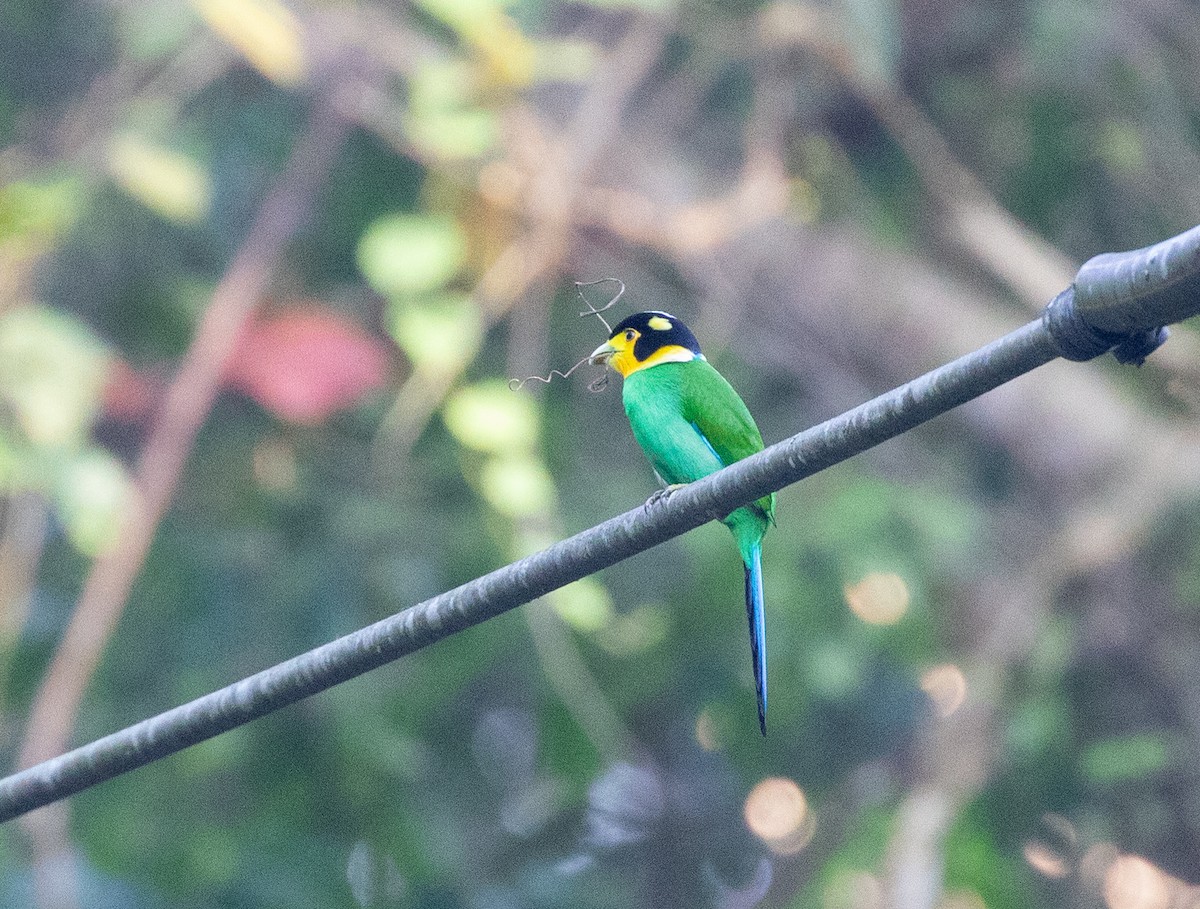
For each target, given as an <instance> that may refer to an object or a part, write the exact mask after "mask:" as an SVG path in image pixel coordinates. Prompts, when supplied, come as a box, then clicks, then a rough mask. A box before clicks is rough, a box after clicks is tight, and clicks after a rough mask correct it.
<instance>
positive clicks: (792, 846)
mask: <svg viewBox="0 0 1200 909" xmlns="http://www.w3.org/2000/svg"><path fill="white" fill-rule="evenodd" d="M743 815H744V817H745V820H746V826H747V827H748V828H750V832H751V833H753V834H754V835H755V836H757V837H758V838H759V839H760V840H762V841H763V842H764V843H766V845H767V848H769V849H770V850H771V851H772V852H774V853H775V854H776V855H793V854H795V853H797V852H799V851H800V850H801V849H803V848H804V847H805V846H807V845H808V843H809V841H810V840H811V839H812V836H813V833H814V831H815V819H814V818H813V817H812V814H811V812H810V811H809V810H808V799H806V798H805V796H804V790H803V789H801V788H800V787H799V786H797V785H796V783H795V782H793V781H792V780H789V779H786V778H784V777H768V778H767V779H765V780H762V781H761V782H760V783H759V784H758V785H757V786H755V787H754V788H753V789H751V790H750V794H749V795H748V796H746V804H745V806H744V807H743Z"/></svg>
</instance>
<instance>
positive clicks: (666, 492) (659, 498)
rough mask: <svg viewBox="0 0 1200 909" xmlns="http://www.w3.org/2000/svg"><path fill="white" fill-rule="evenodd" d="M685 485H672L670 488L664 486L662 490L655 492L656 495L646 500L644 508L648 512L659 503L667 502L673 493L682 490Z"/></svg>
mask: <svg viewBox="0 0 1200 909" xmlns="http://www.w3.org/2000/svg"><path fill="white" fill-rule="evenodd" d="M684 485H685V484H683V483H672V484H671V485H670V486H664V487H663V488H662V489H657V490H655V491H654V494H653V495H652V496H650V498H648V499H647V500H646V504H645V505H643V506H642V508H644V509H645V510H646V511H649V510H650V509H651V508H653V507H654V506H655V505H657V504H658V503H659V502H663V501H666V499H667V498H668V497H669V496H670V495H671V493H673V492H674V491H675V490H676V489H682V488H683V487H684Z"/></svg>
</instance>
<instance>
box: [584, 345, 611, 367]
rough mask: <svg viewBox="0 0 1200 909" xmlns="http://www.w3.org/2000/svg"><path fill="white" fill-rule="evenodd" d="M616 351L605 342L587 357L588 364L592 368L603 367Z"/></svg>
mask: <svg viewBox="0 0 1200 909" xmlns="http://www.w3.org/2000/svg"><path fill="white" fill-rule="evenodd" d="M616 352H617V349H616V348H615V347H613V346H612V345H611V344H609V343H608V342H607V341H605V342H604V343H603V344H601V345H600V346H599V347H597V348H596V349H595V350H593V351H592V355H591V356H590V357H588V362H589V363H591V364H592V365H593V366H604V365H606V364H607V363H608V361H609V360H611V359H612V356H613V354H615V353H616Z"/></svg>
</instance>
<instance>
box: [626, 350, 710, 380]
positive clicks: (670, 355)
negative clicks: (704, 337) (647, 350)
mask: <svg viewBox="0 0 1200 909" xmlns="http://www.w3.org/2000/svg"><path fill="white" fill-rule="evenodd" d="M630 359H633V358H632V357H631V358H630ZM696 359H699V357H697V355H696V353H695V351H691V350H688V349H687V348H686V347H681V346H680V345H678V344H667V345H665V346H663V347H660V348H659V349H658V350H656V351H654V353H652V354H650V356H648V357H646V359H644V360H634V361H633V364H632V365H631V367H630V369H629V372H627V373H625V375H629V374H630V373H635V372H637V371H639V370H642V369H649V368H650V367H651V366H657V365H658V364H659V363H690V362H692V360H696Z"/></svg>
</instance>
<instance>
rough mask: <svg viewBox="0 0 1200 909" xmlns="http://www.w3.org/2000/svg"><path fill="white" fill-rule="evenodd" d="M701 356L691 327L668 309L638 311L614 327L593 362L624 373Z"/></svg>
mask: <svg viewBox="0 0 1200 909" xmlns="http://www.w3.org/2000/svg"><path fill="white" fill-rule="evenodd" d="M700 356H702V354H701V353H700V342H699V341H697V340H696V336H695V335H694V334H692V330H691V329H690V328H688V327H687V326H686V325H684V324H683V323H682V322H681V321H679V319H677V318H675V317H674V316H673V315H671V314H670V313H665V312H656V311H653V310H652V311H650V312H639V313H634V314H633V315H632V316H630V317H629V318H627V319H623V320H622V321H620V322H618V323H617V324H616V325H614V326H613V330H612V334H611V335H609V338H608V342H607V343H605V344H602V345H601V346H600V347H598V348H596V350H595V351H594V352H593V353H592V357H591V359H592V362H593V363H607V364H608V365H610V366H612V368H613V369H615V370H616V371H617V372H619V373H620V374H621V375H623V376H628V375H630V374H631V373H635V372H637V371H638V370H639V369H645V368H647V367H649V366H657V365H658V364H659V363H678V362H686V361H687V360H694V359H696V358H698V357H700Z"/></svg>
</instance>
